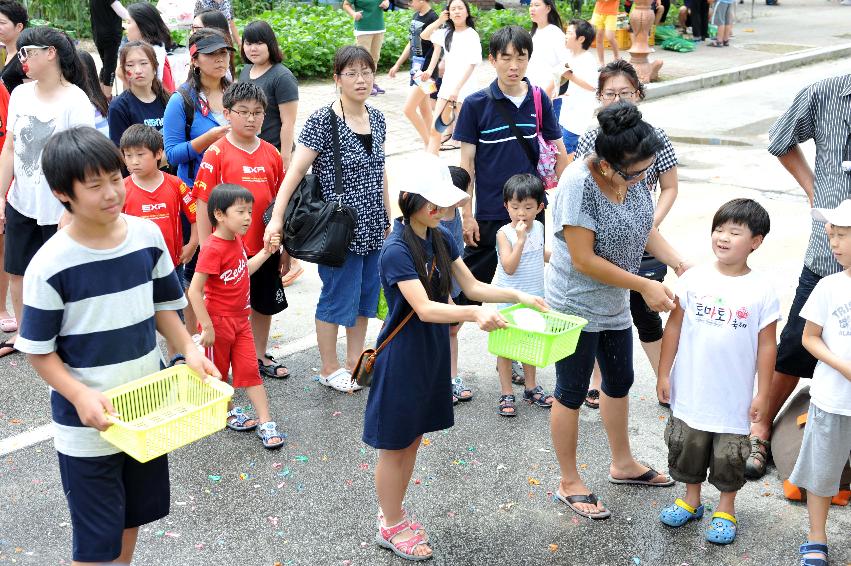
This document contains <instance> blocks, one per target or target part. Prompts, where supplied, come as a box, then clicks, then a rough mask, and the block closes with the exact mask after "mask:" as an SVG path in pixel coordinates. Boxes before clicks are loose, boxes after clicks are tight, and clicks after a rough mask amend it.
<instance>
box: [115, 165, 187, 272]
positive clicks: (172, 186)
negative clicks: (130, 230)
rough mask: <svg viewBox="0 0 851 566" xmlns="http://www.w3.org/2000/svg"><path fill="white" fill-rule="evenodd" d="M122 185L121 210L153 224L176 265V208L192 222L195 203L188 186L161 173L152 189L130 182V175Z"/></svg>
mask: <svg viewBox="0 0 851 566" xmlns="http://www.w3.org/2000/svg"><path fill="white" fill-rule="evenodd" d="M124 188H125V189H126V197H125V199H124V212H125V213H126V214H129V215H130V216H138V217H139V218H147V219H148V220H151V221H152V222H153V223H154V224H156V225H157V227H158V228H159V229H160V232H162V233H163V238H165V245H166V247H167V248H168V250H169V252H171V260H172V261H173V262H174V265H177V264H178V262H179V261H180V252H181V251H183V227H182V226H181V223H180V211H181V210H182V211H183V214H185V215H186V218H188V219H189V222H190V223H192V224H194V223H195V209H196V206H197V205H196V204H195V198H194V197H193V196H192V193H191V191H190V190H189V187H187V186H186V183H184V182H183V181H181V180H180V178H179V177H175V176H174V175H169V174H168V173H163V182H162V183H160V186H159V187H157V188H156V189H154V190H153V191H149V190H146V189H143V188H142V187H140V186H139V185H137V184H136V183H134V182H133V176H132V175H131V176H129V177H126V178H125V179H124Z"/></svg>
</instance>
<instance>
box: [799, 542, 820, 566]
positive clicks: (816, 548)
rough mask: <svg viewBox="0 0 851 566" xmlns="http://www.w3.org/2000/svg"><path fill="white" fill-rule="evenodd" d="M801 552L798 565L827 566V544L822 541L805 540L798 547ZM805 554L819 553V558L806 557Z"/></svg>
mask: <svg viewBox="0 0 851 566" xmlns="http://www.w3.org/2000/svg"><path fill="white" fill-rule="evenodd" d="M798 552H800V553H801V563H800V566H827V545H826V544H824V543H822V542H810V541H807V542H805V543H804V544H802V545H801V547H800V548H799V549H798ZM805 554H821V556H822V557H821V558H813V557H810V558H806V557H804V555H805Z"/></svg>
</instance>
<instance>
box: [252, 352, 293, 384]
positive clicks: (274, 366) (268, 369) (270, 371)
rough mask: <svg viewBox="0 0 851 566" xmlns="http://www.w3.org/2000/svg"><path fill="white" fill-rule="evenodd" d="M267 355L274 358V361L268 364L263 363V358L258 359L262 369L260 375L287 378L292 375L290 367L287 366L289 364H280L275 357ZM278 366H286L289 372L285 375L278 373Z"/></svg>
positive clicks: (258, 364)
mask: <svg viewBox="0 0 851 566" xmlns="http://www.w3.org/2000/svg"><path fill="white" fill-rule="evenodd" d="M266 357H267V358H269V359H270V360H272V363H271V364H268V365H266V364H264V363H263V360H261V359H258V360H257V366H258V367H259V369H260V375H265V376H266V377H271V378H273V379H287V378H288V377H289V376H290V370H289V368H287V366H285V365H284V364H279V363H278V362H277V361H276V360H275V359H274V358H272V357H271V356H269V355H268V354H267V355H266ZM278 368H284V369H285V370H286V371H287V373H285V374H284V375H278Z"/></svg>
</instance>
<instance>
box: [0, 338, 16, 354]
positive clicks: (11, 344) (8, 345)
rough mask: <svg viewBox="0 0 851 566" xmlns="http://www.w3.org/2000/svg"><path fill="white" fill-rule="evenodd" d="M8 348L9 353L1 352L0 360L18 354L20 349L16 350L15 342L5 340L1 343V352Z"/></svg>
mask: <svg viewBox="0 0 851 566" xmlns="http://www.w3.org/2000/svg"><path fill="white" fill-rule="evenodd" d="M7 348H8V349H9V351H8V352H0V358H5V357H6V356H10V355H12V354H15V353H17V352H18V349H17V348H15V343H14V342H7V341H5V340H4V341H3V342H0V350H5V349H7Z"/></svg>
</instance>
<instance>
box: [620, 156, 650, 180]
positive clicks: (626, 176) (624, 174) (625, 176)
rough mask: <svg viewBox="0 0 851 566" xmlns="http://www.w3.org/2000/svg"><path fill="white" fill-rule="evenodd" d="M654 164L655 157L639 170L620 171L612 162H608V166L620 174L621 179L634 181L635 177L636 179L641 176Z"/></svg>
mask: <svg viewBox="0 0 851 566" xmlns="http://www.w3.org/2000/svg"><path fill="white" fill-rule="evenodd" d="M654 165H656V159H655V158H654V159H653V161H651V162H650V165H648V166H647V167H645V168H644V169H642V170H641V171H636V172H635V173H627V172H625V171H621V170H620V169H619V168H618V167H617V166H616V165H615V164H613V163H610V164H609V166H610V167H611V168H612V171H614V172H615V173H617V174H618V175H620V176H621V177H622V178H623V180H624V181H627V182H629V181H634V180H635V179H638V178H639V177H641V176H642V175H644V174H645V173H647V171H648V170H649V169H650V168H651V167H653V166H654Z"/></svg>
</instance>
